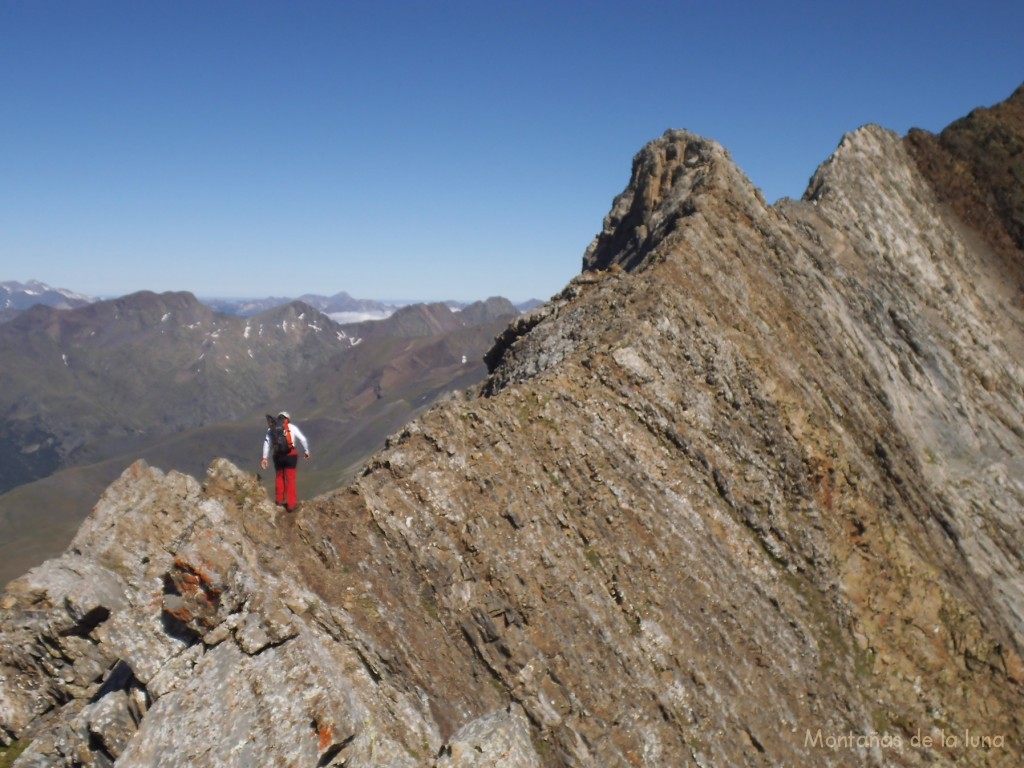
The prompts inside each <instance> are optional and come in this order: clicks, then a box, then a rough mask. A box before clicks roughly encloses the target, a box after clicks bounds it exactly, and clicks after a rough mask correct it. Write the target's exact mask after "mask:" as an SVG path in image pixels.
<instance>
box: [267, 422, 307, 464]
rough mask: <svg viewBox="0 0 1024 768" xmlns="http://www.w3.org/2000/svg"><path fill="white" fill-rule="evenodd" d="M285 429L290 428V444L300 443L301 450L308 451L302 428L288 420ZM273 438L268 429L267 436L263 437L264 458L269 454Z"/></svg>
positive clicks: (296, 444)
mask: <svg viewBox="0 0 1024 768" xmlns="http://www.w3.org/2000/svg"><path fill="white" fill-rule="evenodd" d="M287 429H289V430H291V433H292V445H293V446H296V447H297V446H298V444H299V443H302V452H303V453H309V441H308V440H307V439H306V436H305V435H304V434H302V430H301V429H299V428H298V427H297V426H295V425H294V424H292V422H290V421H289V422H288V427H287ZM273 439H274V438H273V435H272V434H271V431H270V430H269V429H268V430H267V436H266V437H264V438H263V458H264V459H265V458H267V457H268V456H270V445H271V443H272V442H273Z"/></svg>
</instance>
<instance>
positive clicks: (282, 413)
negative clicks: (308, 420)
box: [277, 411, 292, 421]
mask: <svg viewBox="0 0 1024 768" xmlns="http://www.w3.org/2000/svg"><path fill="white" fill-rule="evenodd" d="M277 415H278V416H284V417H285V418H286V419H288V421H291V420H292V417H291V414H290V413H288V411H280V412H279V413H278V414H277Z"/></svg>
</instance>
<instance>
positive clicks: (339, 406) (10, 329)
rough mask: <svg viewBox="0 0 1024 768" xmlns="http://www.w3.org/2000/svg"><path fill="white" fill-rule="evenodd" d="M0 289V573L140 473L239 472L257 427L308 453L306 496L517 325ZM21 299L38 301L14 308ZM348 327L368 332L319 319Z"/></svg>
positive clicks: (178, 297)
mask: <svg viewBox="0 0 1024 768" xmlns="http://www.w3.org/2000/svg"><path fill="white" fill-rule="evenodd" d="M3 286H4V287H5V296H7V298H8V299H9V301H10V304H11V310H12V315H13V316H12V319H10V320H8V321H7V322H5V323H2V324H0V357H2V359H3V360H4V366H3V368H2V369H0V440H2V441H3V442H4V444H6V445H8V446H10V449H9V451H8V455H7V459H6V461H4V462H2V463H0V542H3V543H2V544H0V562H3V561H4V560H5V559H8V558H10V557H14V558H17V557H21V556H22V555H23V554H24V553H26V552H35V551H38V552H40V553H42V554H44V555H48V554H51V553H54V552H57V551H59V550H60V549H61V548H62V547H63V546H64V545H65V544H66V543H67V542H66V536H69V535H70V533H71V532H72V531H73V530H74V529H75V528H77V525H78V523H79V522H80V520H81V519H82V517H84V515H85V514H86V513H87V512H88V510H89V508H90V507H91V506H92V504H93V503H94V502H95V501H96V498H97V497H98V495H99V492H100V491H101V490H102V488H103V487H104V486H105V485H106V484H107V483H109V482H110V481H111V480H112V479H113V478H114V477H116V476H117V474H119V473H120V471H121V470H122V469H123V468H124V467H125V466H127V465H128V464H130V463H131V462H132V461H134V460H135V459H137V458H139V457H146V458H147V459H148V460H151V461H153V462H154V463H156V464H158V465H159V466H161V467H165V468H168V469H171V468H173V469H179V470H182V471H186V472H190V473H192V474H195V475H197V476H201V474H202V473H203V471H204V470H205V467H206V465H207V464H208V463H209V461H210V460H211V459H212V458H213V457H215V456H229V457H231V458H232V460H234V461H238V462H239V463H243V464H244V463H248V464H249V465H250V466H252V465H254V464H255V461H254V459H255V458H258V455H259V448H260V441H261V440H262V424H263V421H262V415H263V414H264V413H265V412H267V411H275V410H276V409H281V408H287V409H289V410H290V411H291V412H292V413H293V414H294V415H295V416H296V420H297V422H299V423H301V425H302V428H303V430H304V431H305V432H306V434H307V435H309V436H310V437H311V439H312V441H313V442H314V446H315V451H316V454H315V461H314V462H312V463H311V465H310V466H308V467H304V469H306V472H304V474H305V475H306V477H305V478H304V480H305V488H304V490H305V491H307V492H312V491H314V490H327V489H329V488H332V487H335V486H336V485H337V484H339V483H340V482H341V480H342V479H343V478H345V477H346V476H347V475H348V474H351V472H354V471H355V468H356V467H357V466H358V464H359V462H360V461H361V460H363V459H364V458H365V456H367V455H369V453H370V452H372V451H373V450H375V449H378V448H380V446H381V445H382V444H383V441H384V439H385V438H386V437H387V435H388V434H390V432H391V431H393V430H394V429H397V428H398V427H400V426H401V425H402V424H403V423H405V422H406V421H408V419H410V418H412V417H413V416H414V415H415V414H416V413H417V412H419V411H420V410H422V409H423V408H425V407H426V406H428V405H430V404H431V403H432V402H433V401H434V400H435V399H436V398H437V397H439V396H441V395H442V394H444V393H445V392H448V391H451V390H453V389H461V388H464V387H467V386H470V385H471V384H473V383H476V382H477V381H480V380H481V379H482V378H483V377H484V375H485V374H486V366H485V364H484V363H483V357H484V354H485V352H486V351H487V349H488V348H489V347H490V346H491V344H492V343H493V340H494V338H495V337H496V336H497V335H498V334H499V333H500V332H501V331H502V330H503V329H504V327H505V326H507V324H508V323H509V322H510V321H511V320H512V319H513V318H514V317H515V316H516V315H517V314H519V311H518V310H517V309H516V307H515V306H513V305H512V303H511V302H509V301H508V300H507V299H500V298H492V299H488V300H487V301H486V302H476V303H474V304H469V305H466V306H464V307H463V308H461V309H460V310H458V311H456V310H452V309H451V308H449V307H448V306H447V305H445V304H442V303H434V304H414V305H410V306H406V307H400V308H398V307H389V306H387V305H383V304H379V303H375V302H360V301H358V300H355V299H351V297H348V298H347V300H346V298H345V295H344V294H339V295H338V296H335V297H330V298H328V299H324V298H323V297H315V296H307V297H306V298H307V299H310V300H311V301H315V302H317V303H318V304H319V305H320V306H322V307H324V309H326V310H330V311H331V315H329V314H327V313H325V312H324V311H323V310H321V309H319V308H317V307H315V306H313V305H312V304H310V303H308V302H306V301H285V303H278V300H269V299H268V300H267V303H268V307H267V308H265V309H262V310H261V311H258V312H255V313H251V312H252V310H253V309H255V304H247V305H245V306H243V305H241V304H239V305H237V306H236V310H237V311H236V312H235V313H228V312H225V311H217V310H215V309H213V308H211V306H209V305H208V304H207V303H204V302H202V301H200V300H199V299H197V298H196V297H195V296H194V295H192V294H191V293H185V292H180V293H163V294H157V293H153V292H149V291H143V292H139V293H135V294H131V295H129V296H124V297H121V298H118V299H110V300H93V299H90V298H88V297H84V296H79V295H77V294H72V293H70V292H67V291H58V290H56V289H51V288H49V287H48V286H45V285H43V284H42V283H29V284H26V285H21V284H17V283H4V284H3ZM31 298H38V299H41V301H40V302H38V303H36V304H35V305H33V306H30V307H28V308H21V307H23V306H24V304H25V303H27V302H28V300H29V299H31ZM51 302H52V305H50V303H51ZM72 302H76V303H77V306H74V307H72V306H71V305H72ZM57 306H62V307H69V308H65V309H58V308H56V307H57ZM220 306H221V307H222V308H226V307H228V305H227V304H221V305H220ZM345 312H352V313H355V315H356V316H363V317H365V316H367V315H372V314H373V313H377V316H379V317H380V319H378V320H376V321H365V320H364V321H363V322H359V323H348V324H342V323H338V322H336V321H335V320H333V319H332V316H334V317H338V316H344V313H345ZM62 537H63V538H62ZM9 549H11V550H13V551H7V550H9ZM41 559H42V558H41V557H34V556H33V559H32V560H31V561H30V562H22V563H21V564H20V565H19V566H18V570H12V571H11V573H10V574H7V575H12V574H14V573H18V572H20V571H21V570H24V568H25V567H27V566H31V565H33V564H35V562H39V561H41ZM3 570H4V568H2V567H0V571H3ZM5 579H6V577H5V575H4V573H2V572H0V584H2V583H3V581H5Z"/></svg>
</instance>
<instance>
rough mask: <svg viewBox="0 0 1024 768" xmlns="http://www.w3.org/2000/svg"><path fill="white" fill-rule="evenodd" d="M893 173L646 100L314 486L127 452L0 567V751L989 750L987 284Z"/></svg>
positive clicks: (484, 760) (1011, 557)
mask: <svg viewBox="0 0 1024 768" xmlns="http://www.w3.org/2000/svg"><path fill="white" fill-rule="evenodd" d="M928 178H929V176H928V175H927V174H925V173H923V172H922V170H921V166H920V164H919V163H918V162H917V161H915V154H914V152H913V147H910V146H908V143H907V142H905V141H904V140H902V139H901V138H900V137H899V136H897V135H895V134H893V133H891V132H889V131H886V130H884V129H882V128H879V127H877V126H867V127H865V128H862V129H860V130H858V131H856V132H854V133H852V134H850V135H848V136H846V137H844V139H843V141H842V143H841V144H840V146H839V147H838V148H837V150H836V152H835V153H834V154H833V155H832V156H831V157H830V158H829V159H828V160H826V162H825V163H824V164H823V165H822V166H821V168H819V169H818V172H817V173H816V174H815V176H814V178H813V179H812V181H811V184H810V186H809V188H808V191H807V194H806V195H805V197H804V199H803V200H801V201H783V202H781V203H779V204H778V205H776V206H768V205H766V203H765V201H764V200H763V198H762V196H761V195H760V193H759V192H758V190H756V189H755V188H754V187H753V186H752V185H751V184H750V182H749V181H748V180H747V179H746V178H745V177H744V176H743V175H742V173H741V172H740V171H739V169H737V168H736V166H735V165H734V164H733V162H732V160H731V158H730V157H729V154H728V152H726V151H725V150H724V149H723V148H722V147H721V146H719V145H718V144H716V143H715V142H713V141H709V140H707V139H704V138H702V137H699V136H696V135H694V134H691V133H688V132H685V131H671V132H668V133H666V134H665V135H664V136H663V137H661V138H660V139H658V140H656V141H654V142H652V143H651V144H649V145H648V146H647V147H645V148H644V149H643V150H642V151H641V153H639V154H638V155H637V157H636V159H635V160H634V165H633V173H632V178H631V181H630V184H629V186H628V187H627V189H626V191H625V192H624V193H623V194H622V195H620V196H619V197H618V198H617V199H616V201H615V202H614V203H613V207H612V210H611V212H610V213H609V215H608V217H607V218H606V220H605V223H604V227H603V230H602V232H601V233H600V234H599V235H598V237H597V238H595V241H594V243H593V244H592V245H591V247H590V248H589V249H588V250H587V253H586V254H585V256H584V271H583V273H582V274H581V275H580V276H579V277H578V278H576V279H575V280H574V281H573V282H572V283H571V284H570V285H569V286H568V287H567V288H566V289H565V291H564V292H563V293H561V294H560V295H559V296H557V297H555V298H554V299H553V300H552V301H551V302H549V303H548V304H547V305H545V306H544V307H542V308H539V309H537V310H534V311H533V312H531V313H529V314H528V315H524V316H521V317H519V318H517V319H516V320H514V321H513V322H512V324H511V325H510V326H509V327H508V329H507V330H506V331H505V332H504V333H503V334H502V335H501V336H500V337H499V338H498V339H497V340H496V343H495V345H494V347H493V349H492V350H491V352H490V353H489V355H488V366H489V368H490V371H491V373H490V376H489V378H488V380H487V381H486V382H485V383H484V384H483V385H482V386H481V387H480V388H479V389H477V390H473V391H468V392H466V393H464V394H463V395H461V396H458V397H455V398H452V399H450V400H449V401H448V402H446V403H444V404H442V405H439V406H437V407H435V408H433V409H431V410H430V411H429V412H428V413H427V414H425V415H424V416H423V417H421V418H419V419H417V420H416V421H414V422H412V423H411V424H409V425H408V426H407V427H405V428H404V429H403V430H402V431H401V432H399V433H398V434H396V435H394V436H393V437H392V438H391V439H390V440H389V442H388V445H387V446H386V448H385V449H384V450H383V451H381V452H380V453H378V454H377V455H376V456H375V457H374V458H373V459H372V460H371V461H370V462H369V464H368V465H367V466H366V469H365V471H364V472H363V474H362V475H361V476H360V477H359V478H357V479H356V480H355V481H354V482H353V483H352V484H350V485H348V486H347V487H345V488H342V489H340V490H338V491H337V492H334V493H332V494H329V495H326V496H322V497H319V498H317V499H315V500H312V501H308V502H305V503H304V504H303V505H302V507H301V508H300V511H299V512H298V514H297V515H295V516H286V515H285V514H284V513H282V512H279V511H278V510H276V509H275V508H274V507H273V506H272V505H270V504H269V503H268V502H267V501H266V499H265V498H264V496H263V494H262V491H261V490H260V489H259V486H257V485H256V484H255V481H254V480H253V479H252V478H251V477H249V476H247V475H246V474H244V473H242V472H240V471H239V470H237V469H236V468H234V467H233V466H231V465H230V464H229V463H227V462H223V461H218V462H215V463H214V465H213V466H212V467H211V468H210V471H209V473H208V475H207V477H206V479H205V481H204V483H203V484H202V485H200V484H199V483H198V482H197V481H195V480H192V479H191V478H188V477H187V476H184V475H178V474H176V473H169V474H163V473H161V472H160V471H158V470H155V469H151V468H149V467H146V466H145V465H142V464H137V465H135V466H134V467H132V469H131V470H129V471H128V472H126V474H125V475H124V476H123V477H122V478H121V479H120V480H119V481H118V482H117V483H115V485H114V486H112V487H111V488H110V489H109V490H108V492H107V493H106V494H105V495H104V497H103V498H102V499H101V500H100V502H99V503H98V504H97V506H96V508H95V510H94V511H93V513H92V515H91V516H90V518H89V520H88V521H87V522H86V524H85V525H84V526H83V528H82V530H81V531H80V533H79V535H78V537H77V538H76V539H75V541H74V542H73V543H72V546H71V547H70V548H69V550H68V552H67V553H65V555H63V556H62V557H61V558H59V559H56V560H52V561H49V562H48V563H46V564H45V565H43V566H41V567H40V568H37V569H34V570H33V571H31V572H29V573H28V574H27V575H26V576H24V577H23V578H21V579H19V580H16V581H15V582H13V583H12V584H11V585H10V586H9V588H8V590H7V592H6V593H5V594H4V596H3V598H2V603H0V610H2V612H0V632H2V638H3V645H2V650H0V669H2V670H3V678H2V682H0V738H3V739H4V740H6V741H10V740H13V739H20V740H22V744H23V745H24V744H26V743H27V744H28V746H27V749H26V750H25V751H24V753H23V754H22V755H21V757H19V758H18V760H17V761H16V762H15V765H16V766H18V767H19V768H25V766H57V765H88V766H92V765H97V766H105V765H111V764H113V763H114V762H115V761H116V764H117V765H118V766H119V767H120V768H125V767H131V766H152V765H161V766H186V765H200V764H201V765H207V766H239V767H241V766H250V765H255V764H280V765H310V766H313V765H318V766H330V765H346V766H380V765H388V766H405V765H408V766H482V765H487V766H491V765H494V766H601V768H605V767H607V766H686V765H697V766H722V765H730V766H733V765H750V766H759V765H764V766H769V765H808V766H810V765H814V766H864V765H871V766H918V765H954V764H956V765H976V766H1015V765H1017V762H1018V759H1019V755H1020V749H1021V740H1022V738H1024V721H1022V715H1021V713H1022V712H1024V707H1022V704H1024V689H1022V686H1024V662H1022V660H1021V653H1022V649H1024V593H1022V590H1021V586H1020V584H1021V582H1020V573H1021V572H1022V563H1021V557H1022V555H1021V553H1022V552H1024V546H1022V544H1024V541H1022V537H1024V534H1022V530H1021V510H1022V509H1024V486H1022V485H1021V481H1020V479H1019V478H1021V477H1024V471H1022V470H1024V466H1022V462H1024V459H1022V457H1024V428H1022V419H1021V414H1022V413H1024V370H1022V369H1021V367H1020V364H1019V362H1018V361H1019V360H1020V359H1022V358H1021V356H1020V355H1019V354H1018V353H1019V351H1020V348H1021V346H1020V345H1021V342H1022V339H1024V311H1022V309H1021V305H1020V301H1019V295H1017V294H1014V292H1013V291H1007V290H1006V289H1005V286H1002V287H1000V283H999V280H1000V276H1001V275H1002V274H1004V273H1003V272H1000V271H999V269H1001V267H1000V266H999V265H1005V263H1006V258H1007V255H1006V253H1003V254H1002V255H999V256H998V258H997V257H996V256H994V255H993V249H992V247H991V245H990V244H989V242H988V240H987V239H986V238H985V237H983V236H981V235H979V234H978V233H977V232H975V231H974V230H972V229H971V227H970V226H969V223H967V222H965V221H963V219H962V217H959V216H957V215H955V214H954V213H953V210H955V208H954V207H953V206H950V205H948V204H946V203H944V202H943V201H942V200H940V197H939V196H938V195H937V193H936V190H935V188H934V187H933V186H932V185H931V184H930V183H929V181H928ZM1000 220H1002V219H1000ZM1011 256H1012V254H1011Z"/></svg>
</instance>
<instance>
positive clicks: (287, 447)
mask: <svg viewBox="0 0 1024 768" xmlns="http://www.w3.org/2000/svg"><path fill="white" fill-rule="evenodd" d="M299 443H302V452H303V453H304V454H305V456H306V459H307V460H308V459H309V441H308V440H307V439H306V436H305V435H304V434H302V430H301V429H299V428H298V427H297V426H295V425H294V424H292V423H291V416H289V414H288V411H281V412H280V413H279V414H277V418H276V419H275V418H274V417H273V416H271V415H270V414H269V413H268V414H267V436H266V437H265V438H263V461H262V462H261V466H262V467H263V468H264V469H266V468H267V457H268V456H270V455H271V451H273V456H274V470H275V471H276V473H277V478H276V481H275V484H274V490H275V496H274V498H275V501H276V502H277V503H278V505H284V508H285V509H286V510H288V511H289V512H291V511H293V510H294V509H295V507H296V506H297V505H298V503H299V494H298V489H297V488H296V485H295V468H296V467H297V466H298V464H299V452H298V450H297V448H298V444H299Z"/></svg>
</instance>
